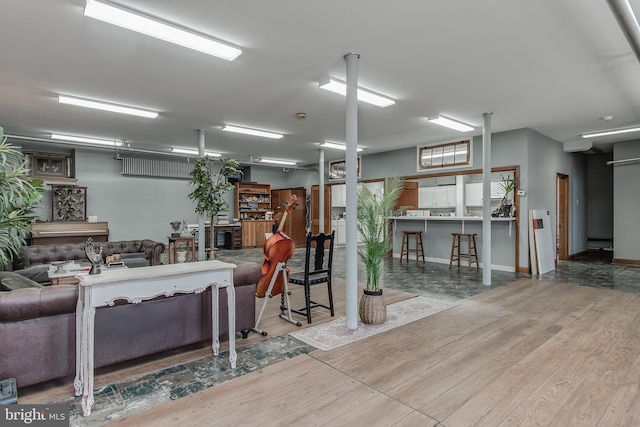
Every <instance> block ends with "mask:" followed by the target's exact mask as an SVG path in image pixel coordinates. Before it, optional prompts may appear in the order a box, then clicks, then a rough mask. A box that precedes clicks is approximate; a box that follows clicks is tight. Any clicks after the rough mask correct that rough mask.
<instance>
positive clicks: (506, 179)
mask: <svg viewBox="0 0 640 427" xmlns="http://www.w3.org/2000/svg"><path fill="white" fill-rule="evenodd" d="M517 185H518V180H517V179H516V178H515V177H513V178H511V177H510V176H509V175H506V176H505V175H502V174H500V181H499V182H498V186H499V187H500V189H501V190H502V191H503V192H504V195H503V196H502V199H500V202H499V203H498V207H497V208H496V210H495V211H494V216H499V215H506V216H508V215H510V214H505V213H503V212H502V211H503V209H504V207H508V208H509V209H508V210H510V207H511V204H509V202H508V200H509V194H511V192H512V191H513V190H515V188H516V186H517Z"/></svg>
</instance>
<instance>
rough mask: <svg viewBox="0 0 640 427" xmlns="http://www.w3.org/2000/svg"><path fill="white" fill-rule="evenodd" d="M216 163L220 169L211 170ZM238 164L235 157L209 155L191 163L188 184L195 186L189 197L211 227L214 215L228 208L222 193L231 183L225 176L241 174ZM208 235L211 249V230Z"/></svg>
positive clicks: (212, 239) (212, 243)
mask: <svg viewBox="0 0 640 427" xmlns="http://www.w3.org/2000/svg"><path fill="white" fill-rule="evenodd" d="M218 164H219V165H220V169H219V170H218V172H217V173H214V172H213V170H214V168H215V167H216V166H218ZM239 166H240V165H239V163H238V161H237V160H235V159H226V158H222V159H216V158H213V157H209V156H204V157H200V158H199V159H198V160H197V161H196V162H195V164H194V165H193V170H192V171H191V182H190V184H191V185H194V186H195V187H196V188H195V190H193V192H192V193H191V194H189V199H191V200H193V201H195V202H196V213H199V214H201V215H205V216H206V217H207V218H209V221H211V226H212V227H213V224H214V222H213V221H214V218H215V216H216V215H218V213H220V212H222V211H226V210H228V209H229V208H230V206H229V203H228V202H227V201H226V200H225V199H224V195H225V193H227V192H228V191H229V190H231V189H233V184H232V183H230V182H229V181H228V180H227V176H230V175H242V171H241V170H240V169H239ZM212 230H213V228H212ZM210 235H211V242H210V244H211V246H210V248H212V249H213V248H214V247H215V233H213V232H212V233H210Z"/></svg>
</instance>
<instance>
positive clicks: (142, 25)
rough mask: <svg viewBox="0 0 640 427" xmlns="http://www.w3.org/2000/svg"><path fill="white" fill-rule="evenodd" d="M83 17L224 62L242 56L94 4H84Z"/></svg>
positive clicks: (208, 41) (207, 40) (224, 46)
mask: <svg viewBox="0 0 640 427" xmlns="http://www.w3.org/2000/svg"><path fill="white" fill-rule="evenodd" d="M84 15H85V16H88V17H90V18H94V19H97V20H100V21H103V22H106V23H109V24H113V25H117V26H119V27H122V28H126V29H129V30H132V31H135V32H138V33H141V34H145V35H147V36H151V37H155V38H157V39H160V40H164V41H167V42H169V43H174V44H177V45H180V46H183V47H186V48H189V49H193V50H197V51H199V52H203V53H206V54H208V55H213V56H216V57H218V58H222V59H226V60H227V61H233V60H234V59H236V58H237V57H238V56H239V55H240V54H241V53H242V51H241V50H240V49H238V48H236V47H233V46H229V45H227V44H223V43H220V42H218V41H215V40H212V39H210V38H207V37H202V36H200V35H197V34H194V33H191V32H189V31H185V30H182V29H180V28H176V27H175V26H173V25H168V24H165V23H162V22H159V21H156V20H153V19H150V18H147V17H145V16H142V15H138V14H135V13H132V12H129V11H127V10H124V9H120V8H117V7H114V6H111V5H109V4H105V3H101V2H98V1H95V0H87V5H86V7H85V8H84Z"/></svg>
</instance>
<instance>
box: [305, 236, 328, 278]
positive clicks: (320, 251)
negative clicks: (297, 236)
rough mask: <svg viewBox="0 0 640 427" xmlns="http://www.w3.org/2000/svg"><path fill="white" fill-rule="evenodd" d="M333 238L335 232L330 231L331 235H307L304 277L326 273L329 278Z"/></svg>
mask: <svg viewBox="0 0 640 427" xmlns="http://www.w3.org/2000/svg"><path fill="white" fill-rule="evenodd" d="M334 236H335V231H332V232H331V234H324V233H318V234H316V235H312V234H311V233H307V251H306V255H305V261H304V271H305V275H310V274H318V273H328V275H329V276H331V266H332V264H333V241H334ZM312 263H313V264H312Z"/></svg>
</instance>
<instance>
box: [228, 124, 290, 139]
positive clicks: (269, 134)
mask: <svg viewBox="0 0 640 427" xmlns="http://www.w3.org/2000/svg"><path fill="white" fill-rule="evenodd" d="M222 130H223V131H226V132H235V133H243V134H245V135H253V136H262V137H264V138H271V139H280V138H282V137H283V136H284V135H282V134H280V133H275V132H267V131H264V130H258V129H251V128H243V127H238V126H231V125H224V126H222Z"/></svg>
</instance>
